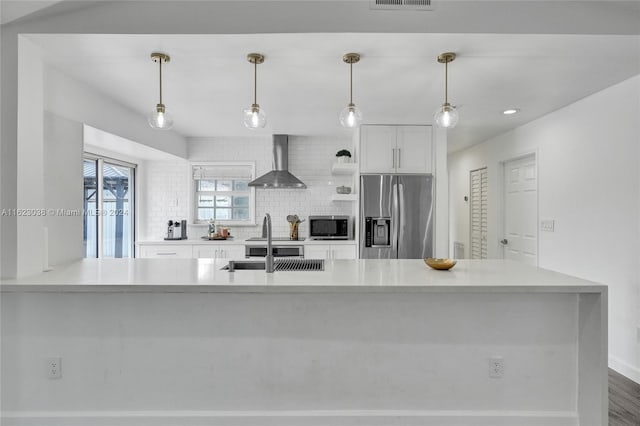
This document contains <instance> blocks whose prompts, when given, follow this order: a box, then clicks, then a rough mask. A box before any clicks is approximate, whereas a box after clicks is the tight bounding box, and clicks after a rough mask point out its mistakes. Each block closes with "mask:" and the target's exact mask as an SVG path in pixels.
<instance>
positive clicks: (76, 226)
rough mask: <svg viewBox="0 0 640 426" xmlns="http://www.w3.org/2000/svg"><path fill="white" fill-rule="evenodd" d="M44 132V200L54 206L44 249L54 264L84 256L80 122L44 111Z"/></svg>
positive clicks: (81, 137)
mask: <svg viewBox="0 0 640 426" xmlns="http://www.w3.org/2000/svg"><path fill="white" fill-rule="evenodd" d="M44 133H45V136H44V204H45V205H46V206H47V208H48V209H53V211H52V212H50V213H49V214H47V216H46V217H45V220H44V225H45V226H46V227H47V229H48V236H49V238H48V247H45V249H46V250H47V256H48V264H49V265H51V266H54V265H59V264H62V263H65V262H69V261H72V260H77V259H81V258H82V256H83V253H82V238H83V236H82V221H83V220H84V216H82V212H83V211H82V209H83V205H84V204H83V199H82V194H83V190H82V188H83V176H82V175H83V169H82V152H83V149H82V148H83V132H82V124H80V123H78V122H75V121H71V120H66V119H64V118H61V117H59V116H56V115H55V114H52V113H50V112H46V113H45V119H44ZM61 165H64V167H61ZM60 210H64V211H66V210H69V211H71V212H79V213H80V214H79V215H74V214H65V213H62V212H61V211H60Z"/></svg>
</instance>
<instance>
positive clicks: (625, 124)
mask: <svg viewBox="0 0 640 426" xmlns="http://www.w3.org/2000/svg"><path fill="white" fill-rule="evenodd" d="M639 137H640V76H636V77H634V78H632V79H629V80H627V81H625V82H622V83H620V84H618V85H616V86H613V87H610V88H608V89H606V90H604V91H602V92H599V93H596V94H594V95H592V96H589V97H587V98H585V99H582V100H580V101H578V102H576V103H574V104H572V105H569V106H567V107H566V108H563V109H561V110H558V111H556V112H554V113H551V114H549V115H547V116H544V117H542V118H540V119H538V120H536V121H534V122H531V123H529V124H526V125H524V126H522V127H519V128H517V129H515V130H513V131H511V132H508V133H505V134H503V135H500V136H498V137H496V138H494V139H491V140H489V141H487V142H485V143H483V144H481V145H477V146H475V147H472V148H470V149H467V150H464V151H461V152H457V153H454V154H451V155H450V156H449V179H450V191H451V192H450V209H451V237H450V240H451V242H452V244H453V242H455V241H460V242H464V244H465V251H467V252H468V248H469V206H468V203H466V202H464V200H463V197H464V196H465V195H469V171H470V170H473V169H477V168H481V167H485V166H486V167H487V173H488V179H489V189H488V197H489V209H488V219H489V220H488V234H489V235H488V250H489V257H493V258H495V257H501V255H502V253H501V250H502V249H501V247H500V244H499V243H498V241H499V240H500V238H502V235H500V218H499V216H500V194H501V186H500V179H501V178H500V176H501V166H500V162H501V161H503V160H507V159H510V158H513V157H517V156H519V155H522V154H524V153H528V152H535V153H536V154H537V157H538V194H539V195H538V197H539V200H538V202H539V219H553V220H555V232H553V233H550V232H539V234H538V235H539V266H540V267H542V268H547V269H552V270H555V271H559V272H564V273H567V274H570V275H575V276H578V277H581V278H586V279H589V280H593V281H597V282H601V283H604V284H607V285H608V286H609V312H610V316H609V355H610V360H609V361H610V365H611V366H612V367H614V368H616V369H617V370H618V371H620V372H622V373H623V374H625V375H627V376H629V377H631V378H633V379H634V380H636V381H638V382H640V342H639V340H638V339H639V337H638V336H639V335H640V334H639V333H640V332H639V330H638V327H640V285H639V272H640V270H639V268H638V258H639V256H640V244H639V229H640V226H639V220H638V218H639V217H640V194H639V191H638V186H639V185H640V175H639V170H640V148H639V146H638V140H639Z"/></svg>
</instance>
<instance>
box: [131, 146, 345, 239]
mask: <svg viewBox="0 0 640 426" xmlns="http://www.w3.org/2000/svg"><path fill="white" fill-rule="evenodd" d="M188 147H189V151H188V152H189V161H255V163H256V177H257V176H261V175H263V174H265V173H267V172H268V171H270V170H271V167H272V138H271V136H266V137H262V136H260V137H224V138H222V137H221V138H194V139H190V140H189V141H188ZM344 148H346V149H349V150H350V151H351V152H352V153H353V152H354V151H353V142H352V140H351V139H350V138H349V137H345V138H344V139H336V138H335V137H320V136H313V137H310V136H309V137H305V136H289V171H290V172H291V173H293V174H294V175H296V176H297V177H298V178H299V179H300V180H302V181H303V182H304V183H305V184H306V185H307V189H257V190H256V223H257V224H258V225H256V226H247V227H241V226H234V227H232V235H235V236H237V237H238V238H246V237H251V236H256V235H259V234H260V233H261V229H262V218H263V217H264V214H265V213H267V212H268V213H270V214H271V218H272V222H273V234H274V236H282V237H284V236H288V235H289V225H288V223H287V221H286V216H287V215H288V214H297V215H298V216H300V218H303V219H305V220H306V219H307V217H308V216H309V215H329V214H333V215H352V216H353V215H355V209H356V208H357V204H356V203H353V202H334V201H331V196H332V195H333V194H335V187H336V186H340V185H347V186H353V182H352V177H350V176H333V175H332V174H331V164H332V163H333V162H334V161H335V153H336V152H337V151H339V150H340V149H344ZM141 175H142V179H141V185H140V190H141V192H140V199H141V201H142V204H143V206H142V207H141V209H139V212H140V214H141V220H140V221H139V223H140V225H139V226H140V229H139V233H138V238H139V240H154V239H161V238H162V237H163V236H164V232H165V230H166V223H167V220H169V219H183V218H187V217H188V216H189V206H188V203H189V194H188V191H189V180H188V161H175V162H165V161H163V162H159V161H147V162H145V164H144V167H143V171H142V173H141ZM299 232H300V236H304V237H306V236H307V235H308V228H307V222H306V221H305V222H303V223H302V224H301V225H300V230H299ZM204 233H205V230H204V227H200V226H190V227H189V236H190V238H197V237H198V236H199V235H204Z"/></svg>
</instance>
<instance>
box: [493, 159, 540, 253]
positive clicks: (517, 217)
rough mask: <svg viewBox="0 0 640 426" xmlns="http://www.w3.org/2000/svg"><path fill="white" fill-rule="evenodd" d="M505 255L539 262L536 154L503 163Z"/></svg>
mask: <svg viewBox="0 0 640 426" xmlns="http://www.w3.org/2000/svg"><path fill="white" fill-rule="evenodd" d="M502 217H503V218H504V224H503V229H504V234H503V239H502V240H501V243H502V245H503V247H504V258H505V259H512V260H517V261H519V262H524V263H528V264H530V265H537V264H538V177H537V168H536V158H535V155H529V156H526V157H523V158H518V159H515V160H511V161H508V162H505V163H504V211H503V215H502Z"/></svg>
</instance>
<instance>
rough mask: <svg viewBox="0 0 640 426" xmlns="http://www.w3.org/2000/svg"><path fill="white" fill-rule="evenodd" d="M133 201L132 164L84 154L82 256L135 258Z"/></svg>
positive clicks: (133, 174) (133, 180)
mask: <svg viewBox="0 0 640 426" xmlns="http://www.w3.org/2000/svg"><path fill="white" fill-rule="evenodd" d="M98 183H99V184H98ZM134 200H135V165H134V164H129V163H124V162H121V161H116V160H112V159H108V158H102V157H97V156H91V155H86V156H85V159H84V203H85V220H84V247H85V257H116V258H120V257H134V255H133V254H134V249H133V247H134V246H133V244H134V223H135V220H134V218H135V203H134Z"/></svg>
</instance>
